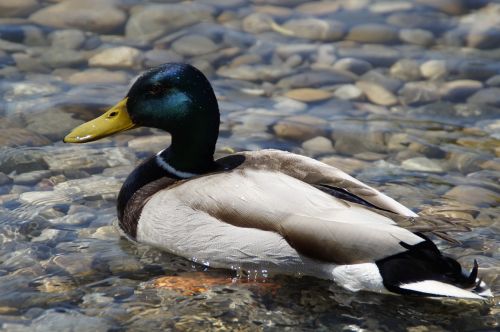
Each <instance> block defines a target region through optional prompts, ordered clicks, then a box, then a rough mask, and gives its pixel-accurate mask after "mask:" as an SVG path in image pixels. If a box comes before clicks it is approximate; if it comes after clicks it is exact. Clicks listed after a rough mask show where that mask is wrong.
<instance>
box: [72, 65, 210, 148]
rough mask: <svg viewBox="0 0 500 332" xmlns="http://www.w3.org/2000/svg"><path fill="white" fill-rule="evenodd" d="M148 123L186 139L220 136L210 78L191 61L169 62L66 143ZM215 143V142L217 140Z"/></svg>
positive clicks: (147, 74)
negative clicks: (189, 63)
mask: <svg viewBox="0 0 500 332" xmlns="http://www.w3.org/2000/svg"><path fill="white" fill-rule="evenodd" d="M140 126H145V127H153V128H159V129H163V130H166V131H168V132H170V133H171V134H172V138H173V140H175V138H176V137H179V138H182V137H184V139H180V140H183V141H186V140H188V141H189V138H190V137H191V138H193V139H194V140H195V139H196V137H198V136H200V138H201V139H205V140H207V139H209V137H210V138H211V139H215V140H216V139H217V135H218V129H219V109H218V106H217V100H216V98H215V94H214V92H213V89H212V87H211V85H210V83H209V82H208V80H207V78H206V77H205V76H204V75H203V74H202V73H201V72H200V71H199V70H198V69H196V68H194V67H193V66H190V65H188V64H178V63H167V64H164V65H161V66H159V67H156V68H152V69H150V70H148V71H146V72H145V73H144V74H142V75H141V76H139V78H137V80H136V81H135V82H134V84H133V85H132V87H131V88H130V90H129V92H128V93H127V96H126V97H125V98H123V99H122V100H121V101H120V102H118V103H117V104H116V105H115V106H113V107H112V108H111V109H109V110H108V111H106V112H105V113H104V114H103V115H101V116H100V117H98V118H96V119H94V120H92V121H89V122H87V123H84V124H82V125H80V126H78V127H77V128H75V129H73V131H72V132H71V133H69V134H68V135H67V136H66V137H65V138H64V142H66V143H85V142H91V141H95V140H98V139H100V138H103V137H106V136H109V135H112V134H115V133H118V132H122V131H125V130H129V129H132V128H136V127H140ZM214 144H215V143H214Z"/></svg>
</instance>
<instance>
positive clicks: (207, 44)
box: [172, 35, 219, 56]
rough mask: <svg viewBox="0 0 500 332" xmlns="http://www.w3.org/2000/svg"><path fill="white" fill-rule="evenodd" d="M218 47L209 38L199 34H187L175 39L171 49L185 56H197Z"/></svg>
mask: <svg viewBox="0 0 500 332" xmlns="http://www.w3.org/2000/svg"><path fill="white" fill-rule="evenodd" d="M218 48H219V47H218V46H217V45H216V44H215V43H214V42H213V41H212V40H211V39H209V38H207V37H205V36H200V35H187V36H183V37H181V38H179V39H177V40H176V41H175V42H174V43H173V44H172V49H173V50H174V51H175V52H177V53H179V54H181V55H185V56H199V55H204V54H208V53H213V52H215V51H216V50H217V49H218Z"/></svg>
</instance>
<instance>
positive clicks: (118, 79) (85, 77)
mask: <svg viewBox="0 0 500 332" xmlns="http://www.w3.org/2000/svg"><path fill="white" fill-rule="evenodd" d="M67 81H68V83H71V84H111V83H116V84H125V83H128V82H129V76H128V75H127V73H125V72H124V71H110V70H106V69H101V68H95V69H94V68H91V69H87V70H83V71H78V72H76V73H73V74H71V75H70V76H69V77H68V78H67Z"/></svg>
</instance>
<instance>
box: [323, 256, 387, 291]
mask: <svg viewBox="0 0 500 332" xmlns="http://www.w3.org/2000/svg"><path fill="white" fill-rule="evenodd" d="M332 276H333V280H334V281H335V282H336V283H337V284H339V285H341V286H342V287H344V288H346V289H348V290H350V291H354V292H357V291H359V290H370V291H373V292H383V293H386V292H387V290H386V289H385V287H384V284H383V280H382V276H381V275H380V272H379V270H378V267H377V264H375V263H362V264H352V265H339V266H336V267H334V268H333V270H332Z"/></svg>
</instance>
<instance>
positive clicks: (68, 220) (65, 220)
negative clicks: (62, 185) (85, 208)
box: [50, 208, 96, 226]
mask: <svg viewBox="0 0 500 332" xmlns="http://www.w3.org/2000/svg"><path fill="white" fill-rule="evenodd" d="M70 210H71V208H70ZM95 218H96V216H95V215H94V214H92V213H90V212H76V213H72V214H68V215H65V216H63V217H62V218H56V219H52V220H50V223H51V224H54V225H65V226H87V225H88V224H90V223H91V222H92V221H93V220H94V219H95Z"/></svg>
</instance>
